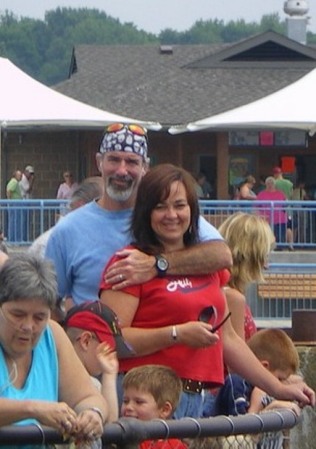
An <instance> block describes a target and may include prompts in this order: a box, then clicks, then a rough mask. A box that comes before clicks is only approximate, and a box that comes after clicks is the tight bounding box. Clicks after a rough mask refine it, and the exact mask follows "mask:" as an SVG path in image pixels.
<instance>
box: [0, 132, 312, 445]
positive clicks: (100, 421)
mask: <svg viewBox="0 0 316 449" xmlns="http://www.w3.org/2000/svg"><path fill="white" fill-rule="evenodd" d="M96 162H97V166H98V169H99V171H100V174H101V177H100V178H101V179H102V182H103V185H102V189H101V190H100V191H98V192H97V193H93V195H92V196H93V198H91V197H89V199H87V200H86V201H83V203H84V204H80V207H78V206H77V207H76V208H75V210H73V211H72V212H71V213H69V214H67V215H66V216H65V217H63V218H62V219H61V220H59V222H58V223H57V224H56V225H55V226H54V227H53V228H52V229H51V230H50V232H49V236H48V241H47V243H45V245H44V250H43V254H42V255H40V254H38V253H39V251H35V253H34V251H33V252H32V251H28V252H24V253H23V254H22V255H21V254H19V255H16V256H14V255H9V256H7V255H5V254H3V253H2V254H1V258H0V263H1V265H2V268H1V270H0V358H1V361H2V364H1V368H0V389H1V390H0V391H1V394H0V425H7V424H19V425H21V424H26V423H30V422H32V423H36V424H37V425H48V426H50V427H53V428H55V429H57V430H59V431H60V432H62V433H63V434H65V435H66V436H67V437H71V438H74V439H75V440H76V441H86V442H87V443H88V444H89V443H92V442H93V441H95V440H97V439H98V438H100V436H101V434H102V431H103V426H104V424H105V423H106V422H111V421H115V420H117V419H118V418H119V417H126V418H128V417H130V418H137V419H141V420H149V419H154V418H159V419H168V418H171V417H173V418H181V417H192V418H200V417H202V416H204V417H205V416H209V417H211V416H214V414H216V410H217V408H218V398H221V397H223V396H224V397H226V398H227V397H228V396H229V393H228V394H227V389H226V390H225V391H224V390H223V389H225V385H226V383H225V378H226V376H231V375H236V376H237V375H238V376H240V378H241V379H242V382H244V381H245V382H248V384H249V391H248V392H247V394H248V396H247V397H246V398H245V403H247V404H248V405H247V406H246V407H245V409H244V411H245V412H252V411H253V410H256V411H258V412H259V411H261V410H262V409H263V408H264V407H268V406H269V407H270V408H272V407H273V405H271V404H273V403H274V404H277V406H278V407H280V406H284V407H289V408H291V409H292V410H294V411H295V413H299V411H300V408H302V407H304V406H306V405H311V406H314V405H315V393H314V391H313V390H312V389H311V388H310V387H309V386H308V385H307V384H306V383H305V382H304V380H303V379H302V378H298V377H295V378H294V377H293V378H291V376H292V375H295V374H297V371H298V357H297V353H296V352H295V351H294V349H293V347H292V346H291V345H290V342H289V338H288V337H284V339H285V343H282V340H281V337H280V343H278V341H277V338H276V336H275V335H274V334H273V332H272V331H271V333H272V334H273V335H272V336H271V342H272V343H271V345H270V346H272V345H274V344H275V345H279V344H280V345H282V344H283V346H281V350H282V348H283V349H284V348H290V349H289V350H288V349H286V350H285V351H286V354H288V357H290V354H292V353H293V354H292V355H291V357H292V359H293V360H292V361H291V363H290V362H289V360H288V359H286V360H285V363H284V364H282V363H281V359H278V360H277V362H278V363H279V365H277V364H276V365H275V364H274V358H277V356H274V355H273V354H274V353H272V352H271V357H270V356H269V354H266V353H264V355H262V354H263V353H262V352H260V351H259V349H258V348H259V347H261V346H263V343H264V342H265V341H266V339H267V338H268V337H267V335H269V334H264V335H265V336H264V337H263V338H260V336H261V333H260V332H257V329H256V327H255V323H254V320H253V318H252V315H251V311H250V309H249V307H248V306H247V304H246V299H245V289H246V287H247V285H248V284H249V283H250V282H253V281H257V280H261V277H262V270H263V269H264V267H265V266H266V265H267V263H268V257H269V253H270V251H271V250H272V249H273V246H274V244H275V237H274V234H273V232H272V231H271V229H270V227H269V225H268V223H267V221H266V220H265V219H264V218H263V217H261V216H258V215H252V214H248V213H246V212H239V213H236V214H233V215H231V216H230V217H229V218H228V219H227V220H226V221H225V222H224V223H223V224H222V226H221V227H220V229H219V230H217V229H215V228H214V227H213V226H212V225H211V224H209V223H208V222H207V221H206V220H205V219H204V218H203V217H202V216H201V214H200V211H199V203H198V195H197V191H196V181H195V179H194V178H193V177H192V175H191V174H190V173H188V172H187V171H186V170H184V169H182V168H180V167H177V166H175V165H172V164H160V165H157V166H155V167H153V168H150V167H149V157H148V138H147V134H146V131H145V130H144V129H143V128H142V127H140V126H138V125H125V124H112V125H109V126H108V127H107V128H106V130H105V132H104V135H103V137H102V140H101V143H100V148H99V151H98V152H97V155H96ZM12 184H15V183H14V182H12ZM78 188H80V186H79V187H78ZM73 195H75V192H73ZM94 195H95V196H94ZM258 196H259V195H258ZM72 198H73V196H72ZM57 308H59V311H58V312H60V313H56V310H57ZM52 318H54V319H52ZM256 336H258V337H256ZM282 337H283V334H282ZM254 338H257V339H258V341H259V343H256V345H255V343H253V342H254V340H253V339H254ZM286 344H287V345H288V346H286ZM268 352H269V351H268ZM283 352H284V351H283ZM294 352H295V353H294ZM287 363H289V365H287ZM288 378H289V379H290V381H288V382H285V380H287V379H288ZM38 379H45V383H43V384H42V386H40V385H39V381H38ZM96 386H97V388H96ZM208 394H209V395H208ZM206 398H208V399H209V398H211V406H209V407H208V408H207V409H206V407H205V400H206ZM274 401H276V402H274ZM280 401H286V402H280ZM294 402H295V404H294ZM206 410H207V411H206ZM168 445H169V446H171V447H177V448H179V447H180V448H182V447H184V448H185V447H186V443H185V442H181V441H176V440H168ZM141 446H142V448H141V449H147V448H148V447H149V446H150V447H152V444H151V443H150V442H144V443H142V445H141ZM162 446H163V447H164V445H162Z"/></svg>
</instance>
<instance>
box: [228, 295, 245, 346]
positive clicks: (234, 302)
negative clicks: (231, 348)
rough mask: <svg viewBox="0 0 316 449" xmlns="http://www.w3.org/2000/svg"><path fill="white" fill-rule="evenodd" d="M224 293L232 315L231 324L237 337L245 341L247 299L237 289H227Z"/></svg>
mask: <svg viewBox="0 0 316 449" xmlns="http://www.w3.org/2000/svg"><path fill="white" fill-rule="evenodd" d="M223 290H224V293H225V296H226V300H227V305H228V308H229V310H230V312H231V313H232V314H231V323H232V326H233V328H234V329H235V332H236V334H237V335H239V337H240V338H242V339H243V340H245V312H246V307H245V306H246V298H245V296H244V295H243V294H242V293H240V292H239V291H238V290H236V289H235V288H230V287H225V288H224V289H223Z"/></svg>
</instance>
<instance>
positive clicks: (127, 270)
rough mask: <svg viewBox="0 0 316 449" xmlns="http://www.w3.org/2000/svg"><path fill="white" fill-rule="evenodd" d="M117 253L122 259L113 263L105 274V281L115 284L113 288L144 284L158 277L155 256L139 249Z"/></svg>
mask: <svg viewBox="0 0 316 449" xmlns="http://www.w3.org/2000/svg"><path fill="white" fill-rule="evenodd" d="M115 254H116V255H117V256H119V257H121V259H120V260H118V261H116V262H115V263H114V264H113V265H111V267H110V268H109V269H108V271H107V272H106V274H105V276H104V279H105V281H106V282H108V283H109V284H112V285H113V286H112V289H113V290H120V289H122V288H124V287H127V286H129V285H136V284H143V283H144V282H148V281H150V280H151V279H153V278H154V277H156V275H157V270H156V268H155V262H156V259H155V257H154V256H150V255H148V254H145V253H142V252H141V251H139V250H138V249H124V250H122V251H117V252H116V253H115Z"/></svg>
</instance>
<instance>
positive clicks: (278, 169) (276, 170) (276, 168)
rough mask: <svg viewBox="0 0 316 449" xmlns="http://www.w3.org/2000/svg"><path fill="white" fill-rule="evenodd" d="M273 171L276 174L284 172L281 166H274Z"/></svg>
mask: <svg viewBox="0 0 316 449" xmlns="http://www.w3.org/2000/svg"><path fill="white" fill-rule="evenodd" d="M272 172H273V174H274V175H279V174H280V173H282V169H281V167H274V168H273V170H272Z"/></svg>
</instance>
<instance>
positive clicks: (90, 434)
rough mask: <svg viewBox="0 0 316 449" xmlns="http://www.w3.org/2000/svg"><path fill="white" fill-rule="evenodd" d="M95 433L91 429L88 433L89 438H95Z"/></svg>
mask: <svg viewBox="0 0 316 449" xmlns="http://www.w3.org/2000/svg"><path fill="white" fill-rule="evenodd" d="M96 436H97V435H96V434H95V433H94V432H93V431H92V432H90V433H89V438H96Z"/></svg>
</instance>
